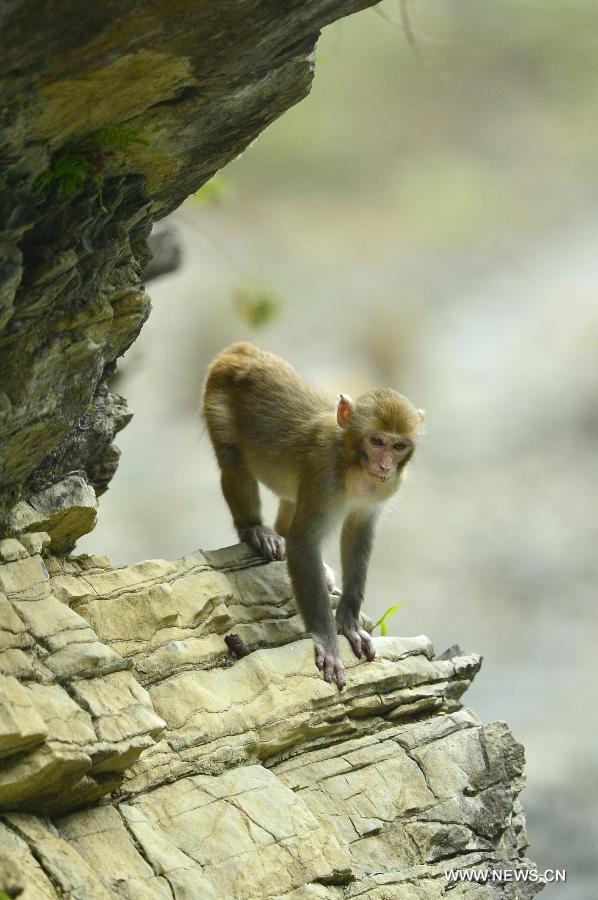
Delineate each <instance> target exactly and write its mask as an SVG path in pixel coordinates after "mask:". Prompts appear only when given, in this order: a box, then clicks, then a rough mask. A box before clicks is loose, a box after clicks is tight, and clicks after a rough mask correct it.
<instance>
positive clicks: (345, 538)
mask: <svg viewBox="0 0 598 900" xmlns="http://www.w3.org/2000/svg"><path fill="white" fill-rule="evenodd" d="M376 519H377V515H376V513H363V512H354V513H350V514H349V515H348V516H347V518H346V520H345V524H344V525H343V530H342V534H341V557H342V564H343V593H342V596H341V599H340V602H339V605H338V608H337V610H336V624H337V629H338V633H339V634H344V636H345V637H346V638H347V639H348V641H349V643H350V644H351V647H352V648H353V653H354V654H355V656H357V657H358V659H361V658H362V657H363V656H365V658H366V659H367V660H368V661H369V662H371V661H372V660H373V659H374V657H375V656H376V648H375V647H374V642H373V640H372V636H371V635H370V634H369V633H368V632H367V631H366V630H365V629H364V628H360V627H359V613H360V610H361V604H362V603H363V594H364V591H365V581H366V576H367V571H368V563H369V560H370V555H371V552H372V545H373V541H374V532H375V528H376Z"/></svg>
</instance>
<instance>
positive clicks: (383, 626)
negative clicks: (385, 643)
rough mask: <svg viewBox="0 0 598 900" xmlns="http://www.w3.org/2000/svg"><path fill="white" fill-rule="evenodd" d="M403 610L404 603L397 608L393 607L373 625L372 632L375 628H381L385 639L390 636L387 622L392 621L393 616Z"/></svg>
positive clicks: (398, 604)
mask: <svg viewBox="0 0 598 900" xmlns="http://www.w3.org/2000/svg"><path fill="white" fill-rule="evenodd" d="M402 608H403V604H402V603H397V605H396V606H391V607H389V609H387V610H386V612H385V613H382V615H381V616H380V618H379V619H378V621H377V622H375V623H374V624H373V625H372V631H373V630H374V628H378V626H380V634H381V635H382V636H383V637H384V636H386V635H387V634H388V625H387V624H386V620H387V619H390V617H391V616H394V614H395V613H397V612H398V611H399V610H400V609H402Z"/></svg>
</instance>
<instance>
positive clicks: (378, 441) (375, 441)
mask: <svg viewBox="0 0 598 900" xmlns="http://www.w3.org/2000/svg"><path fill="white" fill-rule="evenodd" d="M370 444H371V445H372V447H383V446H384V440H383V439H382V438H381V437H378V435H377V434H373V435H372V436H371V438H370Z"/></svg>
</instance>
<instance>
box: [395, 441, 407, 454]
mask: <svg viewBox="0 0 598 900" xmlns="http://www.w3.org/2000/svg"><path fill="white" fill-rule="evenodd" d="M393 447H394V449H395V450H396V451H397V452H398V453H402V452H403V450H406V449H407V443H406V441H397V442H396V444H394V445H393Z"/></svg>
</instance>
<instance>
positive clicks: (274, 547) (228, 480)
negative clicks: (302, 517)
mask: <svg viewBox="0 0 598 900" xmlns="http://www.w3.org/2000/svg"><path fill="white" fill-rule="evenodd" d="M232 455H233V457H235V458H232V459H231V454H230V453H224V452H223V451H222V448H219V451H217V456H218V462H219V463H220V469H221V473H222V476H221V484H222V493H223V494H224V498H225V500H226V502H227V503H228V506H229V509H230V511H231V513H232V516H233V522H234V523H235V528H236V529H237V533H238V535H239V539H240V540H241V541H244V542H245V543H246V544H249V546H250V547H252V548H253V549H254V550H255V551H256V553H258V554H259V555H260V556H261V557H262V558H263V559H265V560H266V562H271V561H272V560H273V559H284V558H285V556H286V549H285V541H284V538H281V537H280V536H279V535H278V534H276V532H275V531H273V530H272V529H271V528H267V527H266V526H265V525H263V524H262V510H261V503H260V494H259V488H258V483H257V481H256V479H255V478H254V477H253V475H252V474H251V472H250V471H249V469H248V468H247V466H246V465H245V464H244V463H243V462H242V460H241V458H240V455H239V454H238V453H236V452H234V453H233V454H232Z"/></svg>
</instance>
